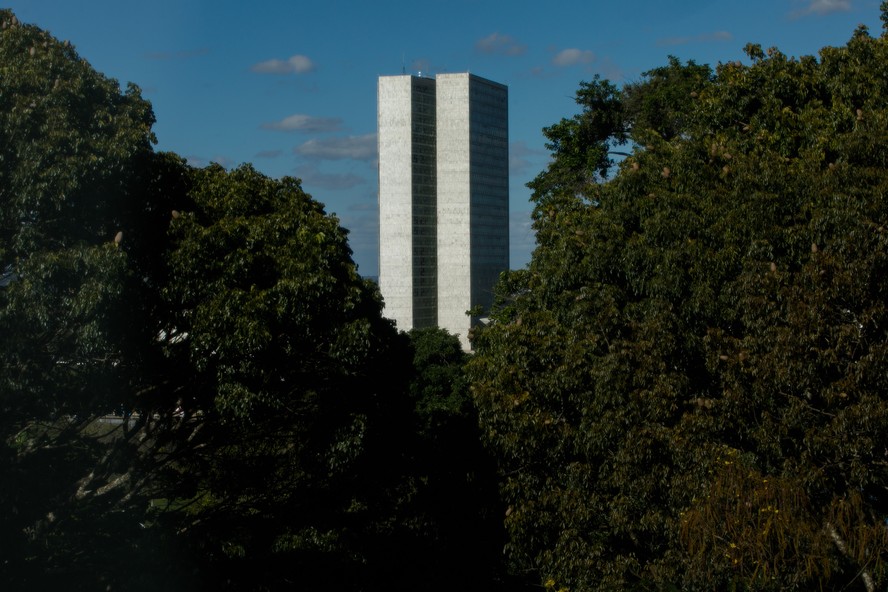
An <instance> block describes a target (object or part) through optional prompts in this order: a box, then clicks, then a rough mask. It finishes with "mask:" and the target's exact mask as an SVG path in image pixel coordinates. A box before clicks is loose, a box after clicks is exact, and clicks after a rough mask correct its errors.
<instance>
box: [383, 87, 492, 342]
mask: <svg viewBox="0 0 888 592" xmlns="http://www.w3.org/2000/svg"><path fill="white" fill-rule="evenodd" d="M430 107H431V108H432V111H433V113H430V112H429V108H430ZM378 126H379V127H378V130H379V283H380V289H381V291H382V295H383V298H384V299H385V310H384V314H385V315H386V316H387V317H388V318H390V319H394V320H395V322H396V323H397V326H398V328H399V329H402V330H408V329H410V328H412V327H419V326H427V325H435V324H437V325H438V326H440V327H443V328H444V329H447V330H448V331H450V332H451V333H453V334H456V335H458V336H459V337H460V340H461V342H462V344H463V347H465V348H466V349H469V341H468V335H469V329H470V327H471V325H472V322H473V319H470V318H469V317H468V315H466V311H468V310H469V309H470V308H472V307H474V306H478V305H480V306H482V307H484V308H485V309H487V308H488V307H489V306H490V305H491V303H492V295H493V286H494V284H495V283H496V281H497V277H498V275H499V273H500V272H502V271H504V270H506V269H508V267H509V178H508V176H509V170H508V166H509V150H508V89H507V88H506V87H505V86H503V85H501V84H497V83H495V82H491V81H489V80H485V79H483V78H479V77H477V76H472V75H470V74H439V75H438V76H437V78H436V80H431V79H428V78H417V77H413V76H407V75H403V76H382V77H380V78H379V86H378ZM430 290H431V292H430Z"/></svg>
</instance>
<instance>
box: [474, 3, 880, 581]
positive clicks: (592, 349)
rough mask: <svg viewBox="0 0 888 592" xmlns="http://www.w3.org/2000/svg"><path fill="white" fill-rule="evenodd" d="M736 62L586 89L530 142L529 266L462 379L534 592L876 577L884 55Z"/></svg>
mask: <svg viewBox="0 0 888 592" xmlns="http://www.w3.org/2000/svg"><path fill="white" fill-rule="evenodd" d="M884 15H885V11H884V6H883V18H884ZM747 54H748V56H749V58H750V62H749V63H747V64H742V63H739V62H732V63H726V64H720V65H719V66H718V67H717V68H716V70H715V71H714V72H712V71H710V70H709V69H708V68H707V67H705V66H699V65H697V64H694V63H693V62H688V63H686V64H682V63H680V62H679V61H678V60H675V59H672V60H670V62H669V64H668V65H667V66H665V67H662V68H658V69H655V70H652V71H650V72H648V73H647V74H646V75H645V77H644V78H643V79H642V80H641V81H640V82H638V83H634V84H631V85H627V86H626V87H624V88H623V89H616V88H615V87H614V86H613V85H611V84H610V83H608V82H606V81H600V80H595V81H593V82H592V83H590V84H584V85H582V86H581V89H580V91H579V92H578V95H577V97H578V98H577V100H578V103H579V104H580V105H581V106H582V107H583V111H582V112H581V113H580V114H579V115H578V116H576V117H575V118H573V119H570V120H567V119H566V120H563V121H562V123H561V124H557V125H556V126H554V127H552V128H547V129H546V130H545V131H546V134H547V136H548V137H549V138H550V140H551V141H552V144H551V145H550V148H551V149H552V150H553V157H554V158H553V162H552V164H551V165H550V166H549V168H548V169H547V171H544V172H543V173H542V174H541V175H540V176H539V177H537V179H536V180H535V181H534V182H533V183H531V187H532V188H533V189H534V191H535V193H534V202H535V210H534V220H535V229H536V231H537V248H536V250H535V252H534V254H533V258H532V260H531V262H530V264H529V266H528V268H527V269H526V270H521V271H517V272H512V273H511V274H508V275H507V276H506V277H505V278H504V279H503V281H502V282H501V283H500V286H499V288H498V304H497V307H496V311H495V312H494V314H493V315H492V323H491V325H490V326H489V327H487V328H486V329H484V330H483V331H481V332H480V333H479V335H478V336H477V340H476V342H475V346H476V351H477V354H476V355H475V357H474V359H473V360H471V361H470V364H469V367H470V375H471V379H472V388H473V394H474V397H475V400H476V403H477V405H478V406H479V409H480V418H481V424H482V433H483V436H484V437H485V440H486V441H487V442H488V444H489V445H490V446H491V447H492V448H493V450H494V454H495V456H496V457H497V459H498V461H499V463H500V471H501V474H502V476H503V479H504V495H505V497H506V500H505V501H506V503H507V504H508V508H507V510H506V515H505V521H506V525H507V530H508V532H509V535H510V542H509V547H508V549H509V554H510V557H511V559H512V561H513V562H514V563H515V564H516V566H518V568H523V569H533V570H537V572H538V573H539V576H540V581H541V583H543V584H544V585H545V587H547V588H552V589H559V590H560V589H564V590H612V589H644V590H650V589H689V590H694V589H697V590H712V589H754V590H784V589H814V588H817V589H834V590H840V589H865V590H872V589H875V587H883V586H884V582H885V581H886V577H888V576H886V563H885V560H886V559H888V531H886V528H885V520H886V517H888V495H886V486H888V457H886V448H885V437H884V434H885V433H886V429H888V398H886V393H888V390H886V387H888V384H886V383H885V375H884V368H885V367H886V363H888V359H886V357H885V356H886V352H888V332H886V327H888V325H886V321H888V318H886V313H888V310H886V304H885V303H886V293H888V283H886V282H888V275H886V271H888V270H886V267H885V266H886V262H888V242H886V240H888V236H886V227H888V226H886V223H888V209H886V208H888V205H886V201H885V195H886V189H888V173H886V171H888V168H886V164H888V161H886V157H888V152H886V146H888V144H886V139H888V137H886V133H888V132H886V129H888V125H886V123H888V103H886V98H888V92H886V91H888V88H886V84H888V78H886V75H885V64H886V63H888V38H886V37H885V36H882V37H879V38H873V37H871V36H870V35H869V33H868V32H867V31H866V30H865V29H864V28H860V29H858V30H857V31H855V32H854V34H853V36H852V37H851V39H850V40H849V42H848V43H847V44H846V45H845V46H842V47H828V48H824V49H823V50H822V51H821V52H820V55H819V57H811V56H804V57H801V58H798V59H794V58H789V57H787V56H785V55H784V54H782V53H781V52H780V51H778V50H777V49H769V50H767V51H763V50H762V49H761V48H760V47H757V46H748V47H747ZM602 97H605V98H606V100H602ZM590 130H591V131H590ZM623 142H627V143H628V145H629V146H631V154H629V155H628V156H626V158H625V159H623V160H621V161H620V162H619V163H616V162H611V161H610V160H609V157H607V156H606V155H607V154H608V152H609V151H610V150H611V147H612V146H613V145H615V144H620V143H623ZM612 166H613V167H614V168H616V174H615V175H614V176H613V177H612V178H611V179H610V180H606V181H605V177H606V174H607V173H608V171H609V170H610V168H611V167H612ZM565 171H567V173H565ZM565 178H568V182H563V179H565Z"/></svg>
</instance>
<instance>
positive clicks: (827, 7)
mask: <svg viewBox="0 0 888 592" xmlns="http://www.w3.org/2000/svg"><path fill="white" fill-rule="evenodd" d="M843 10H844V11H847V10H851V0H806V6H805V8H802V9H799V10H796V11H795V12H793V13H792V14H791V16H793V17H802V16H807V15H809V14H819V15H824V14H829V13H831V12H839V11H843Z"/></svg>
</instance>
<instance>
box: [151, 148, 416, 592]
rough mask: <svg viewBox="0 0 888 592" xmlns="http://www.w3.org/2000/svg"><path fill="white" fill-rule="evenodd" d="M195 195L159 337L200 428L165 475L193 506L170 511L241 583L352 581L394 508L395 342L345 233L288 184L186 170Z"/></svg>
mask: <svg viewBox="0 0 888 592" xmlns="http://www.w3.org/2000/svg"><path fill="white" fill-rule="evenodd" d="M190 197H191V199H193V201H194V209H193V210H190V211H183V212H181V213H179V212H177V213H176V215H175V216H174V218H173V219H172V221H171V233H172V235H173V237H174V249H173V251H172V253H171V256H170V282H169V284H168V287H167V289H166V291H165V295H166V298H167V300H168V303H169V306H170V307H173V308H175V309H176V310H177V311H178V312H177V314H176V315H175V316H174V318H173V320H172V322H171V325H170V326H168V327H167V328H165V331H164V335H165V336H166V339H165V347H166V348H167V351H168V355H169V356H170V358H171V359H174V360H187V373H188V374H189V376H190V377H189V380H188V381H187V382H186V383H185V384H183V388H182V389H181V390H180V391H179V401H178V405H179V407H180V409H181V412H182V415H183V417H182V420H181V421H183V422H184V423H185V424H190V425H192V426H193V428H190V429H193V436H190V437H189V438H190V442H189V443H188V445H187V446H185V450H186V452H187V454H184V455H183V456H182V458H181V459H180V460H179V461H178V462H177V465H176V470H177V473H176V474H175V475H174V476H173V478H174V481H175V482H174V483H172V484H170V485H169V486H170V487H173V488H174V489H173V491H175V486H176V485H177V484H178V486H179V487H181V493H180V496H179V497H185V496H189V495H190V496H193V504H191V505H186V506H181V509H179V510H174V511H172V513H171V514H168V515H165V516H163V520H164V521H173V522H175V523H176V524H178V526H179V528H185V529H186V530H187V531H188V532H189V538H190V539H191V540H192V541H194V544H195V545H202V546H203V547H205V550H204V551H202V554H204V555H205V556H206V557H207V558H213V557H214V558H215V559H212V560H211V561H212V571H213V573H215V574H216V576H217V577H219V578H228V579H230V580H231V581H232V582H239V583H238V584H237V585H238V586H240V585H244V586H247V585H256V586H259V587H263V586H270V587H273V586H276V585H279V584H280V582H281V581H284V580H283V579H286V578H287V577H288V576H286V575H285V574H286V573H287V572H288V571H290V570H293V569H297V570H298V571H299V572H300V575H299V578H300V581H304V582H317V583H320V582H322V581H325V580H326V581H328V582H329V583H334V584H336V587H340V586H341V587H347V588H348V587H352V586H354V585H355V584H354V582H355V581H360V578H362V577H367V576H366V574H365V575H361V574H362V572H363V571H364V570H365V567H364V566H363V564H364V562H366V561H367V556H368V553H369V551H370V550H371V549H372V547H371V546H370V545H369V541H370V540H372V538H373V536H375V535H374V529H375V528H376V526H374V525H375V522H374V521H375V520H376V519H377V518H380V517H381V516H385V515H386V512H389V511H390V509H387V508H390V507H391V505H392V504H393V503H395V502H394V501H388V499H387V498H388V497H389V494H393V492H392V488H397V487H398V482H397V477H398V476H399V474H398V473H397V469H398V468H399V467H400V464H401V463H400V462H399V460H398V457H399V455H401V454H403V452H402V451H401V449H400V448H399V447H398V442H397V440H396V437H397V435H398V434H399V430H398V429H397V428H396V426H397V425H398V422H399V421H406V420H405V418H409V415H408V414H409V413H410V409H409V407H408V405H407V400H406V398H405V396H404V394H405V390H406V389H405V386H404V385H403V384H399V382H398V378H397V376H398V375H400V376H402V377H406V373H405V370H406V368H400V369H399V368H398V367H397V366H396V367H395V368H394V370H395V374H394V375H391V374H389V372H391V371H392V370H393V369H392V368H391V366H390V360H395V363H398V362H397V360H405V361H406V358H405V356H404V355H403V354H401V353H399V352H400V351H403V345H402V344H401V343H400V342H399V340H398V339H397V335H396V332H395V330H394V328H393V327H392V325H391V323H390V322H389V321H386V320H384V319H382V317H381V314H380V310H381V300H380V298H379V294H378V292H377V291H376V289H375V287H374V286H373V284H370V283H368V282H366V281H364V280H362V279H361V278H360V277H359V276H358V275H357V273H356V269H355V266H354V263H353V262H352V260H351V252H350V250H349V247H348V244H347V241H346V232H345V231H344V230H343V229H342V228H340V227H339V225H338V221H337V220H336V219H335V218H333V217H331V216H327V215H326V214H325V213H324V210H323V207H322V206H321V205H320V204H319V203H318V202H316V201H314V200H313V199H311V197H309V196H308V195H306V194H305V193H304V192H303V191H302V189H301V187H300V186H299V184H298V181H297V180H295V179H291V178H285V179H281V180H273V179H269V178H267V177H265V176H263V175H261V174H259V173H257V172H256V171H255V170H253V169H252V168H251V167H249V166H243V167H240V168H238V169H235V170H233V171H231V172H226V171H225V170H224V169H222V167H220V166H218V165H213V166H211V167H209V168H206V169H199V170H194V171H193V172H192V175H191V191H190ZM179 444H180V446H183V445H184V443H181V442H180V443H179ZM382 459H386V462H385V463H383V461H382ZM386 464H388V466H386ZM165 491H166V492H167V496H168V497H169V496H170V493H171V491H170V490H167V489H165ZM189 492H191V493H190V494H189ZM396 496H397V493H396V492H395V493H394V494H393V497H395V498H396ZM183 525H184V526H183ZM248 566H249V567H248ZM257 571H259V572H261V573H262V574H263V575H262V576H261V577H258V579H257V575H256V573H257ZM241 574H242V575H241ZM242 578H247V579H242ZM282 578H283V579H282ZM223 581H224V580H223ZM250 582H252V584H250ZM275 582H277V583H275Z"/></svg>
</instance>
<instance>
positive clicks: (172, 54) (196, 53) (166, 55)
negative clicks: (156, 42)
mask: <svg viewBox="0 0 888 592" xmlns="http://www.w3.org/2000/svg"><path fill="white" fill-rule="evenodd" d="M208 53H210V50H209V49H208V48H206V47H201V48H199V49H187V50H182V51H153V52H150V53H146V54H145V57H146V58H148V59H149V60H157V61H167V60H188V59H191V58H198V57H201V56H205V55H207V54H208Z"/></svg>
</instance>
